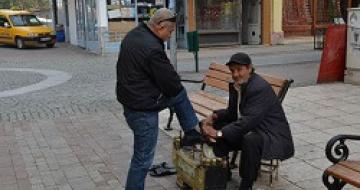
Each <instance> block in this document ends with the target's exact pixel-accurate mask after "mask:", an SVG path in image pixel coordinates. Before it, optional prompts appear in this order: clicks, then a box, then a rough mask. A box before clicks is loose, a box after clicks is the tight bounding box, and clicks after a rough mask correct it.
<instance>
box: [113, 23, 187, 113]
mask: <svg viewBox="0 0 360 190" xmlns="http://www.w3.org/2000/svg"><path fill="white" fill-rule="evenodd" d="M116 69H117V83H116V95H117V99H118V101H119V102H120V103H121V104H123V105H125V106H126V107H128V108H130V109H133V110H139V111H158V110H161V109H163V108H164V107H163V105H162V101H163V100H164V98H166V97H174V96H176V95H177V94H178V93H179V92H180V91H181V90H182V89H183V86H182V85H181V82H180V77H179V76H178V74H177V73H176V71H175V70H174V68H173V66H172V65H171V64H170V61H169V59H168V57H167V55H166V53H165V51H164V42H163V41H162V40H161V39H160V38H158V37H157V36H155V35H154V33H153V32H152V31H151V30H150V29H149V28H148V27H147V26H146V25H145V24H140V25H139V26H137V27H136V28H134V29H133V30H131V31H130V32H129V33H128V34H127V35H126V37H125V38H124V40H123V41H122V43H121V47H120V53H119V58H118V62H117V67H116Z"/></svg>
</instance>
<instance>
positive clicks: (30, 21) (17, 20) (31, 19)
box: [10, 15, 43, 26]
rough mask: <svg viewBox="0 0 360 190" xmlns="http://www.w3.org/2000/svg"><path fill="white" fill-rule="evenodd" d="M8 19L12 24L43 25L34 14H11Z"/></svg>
mask: <svg viewBox="0 0 360 190" xmlns="http://www.w3.org/2000/svg"><path fill="white" fill-rule="evenodd" d="M10 19H11V21H12V23H13V25H14V26H40V25H43V24H42V23H41V22H40V21H39V19H38V18H36V16H35V15H13V16H10Z"/></svg>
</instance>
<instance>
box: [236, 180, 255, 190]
mask: <svg viewBox="0 0 360 190" xmlns="http://www.w3.org/2000/svg"><path fill="white" fill-rule="evenodd" d="M252 186H253V182H252V181H248V180H244V179H243V180H242V181H241V183H240V188H239V190H252Z"/></svg>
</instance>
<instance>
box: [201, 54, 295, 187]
mask: <svg viewBox="0 0 360 190" xmlns="http://www.w3.org/2000/svg"><path fill="white" fill-rule="evenodd" d="M226 65H227V66H228V67H229V69H230V71H231V75H232V78H233V81H234V82H233V83H230V86H229V104H228V107H227V109H225V110H217V111H215V112H214V113H213V114H212V115H211V116H209V117H208V118H207V119H205V121H204V122H203V124H202V130H203V133H204V135H206V136H207V137H208V138H209V139H211V140H213V141H216V142H215V143H214V153H215V155H216V156H218V157H225V156H228V153H229V151H231V150H241V159H240V163H239V165H240V167H239V168H240V172H239V174H240V176H241V178H242V181H241V185H240V189H241V190H244V189H252V186H253V183H254V181H255V180H256V178H257V174H258V170H259V169H260V163H261V159H262V158H264V159H268V160H270V159H280V160H285V159H288V158H290V157H292V156H293V155H294V144H293V140H292V136H291V131H290V128H289V123H288V122H287V119H286V117H285V113H284V110H283V108H282V106H281V103H280V101H279V99H278V97H277V96H276V94H275V92H274V91H273V89H272V88H271V86H270V84H268V83H267V82H266V81H265V80H264V79H263V78H261V77H260V76H259V75H257V74H256V73H254V68H253V66H252V63H251V59H250V57H249V56H248V55H247V54H245V53H237V54H235V55H233V56H232V57H231V59H230V61H229V62H228V63H226Z"/></svg>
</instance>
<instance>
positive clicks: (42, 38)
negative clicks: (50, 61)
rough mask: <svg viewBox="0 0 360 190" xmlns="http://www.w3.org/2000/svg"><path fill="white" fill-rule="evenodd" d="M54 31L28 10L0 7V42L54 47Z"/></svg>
mask: <svg viewBox="0 0 360 190" xmlns="http://www.w3.org/2000/svg"><path fill="white" fill-rule="evenodd" d="M55 43H56V33H55V32H54V30H53V29H51V28H50V27H48V26H46V25H44V24H43V23H42V22H40V21H39V19H38V18H37V17H36V16H35V15H34V14H32V13H30V12H28V11H13V10H7V9H6V10H5V9H0V44H8V45H16V47H17V48H19V49H23V48H25V47H26V46H36V45H39V44H45V45H46V46H47V47H48V48H52V47H54V45H55Z"/></svg>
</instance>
